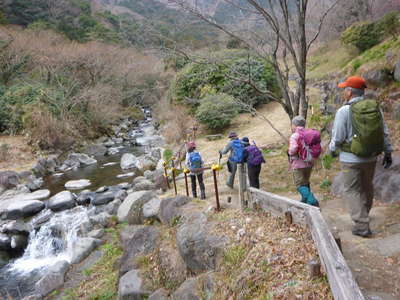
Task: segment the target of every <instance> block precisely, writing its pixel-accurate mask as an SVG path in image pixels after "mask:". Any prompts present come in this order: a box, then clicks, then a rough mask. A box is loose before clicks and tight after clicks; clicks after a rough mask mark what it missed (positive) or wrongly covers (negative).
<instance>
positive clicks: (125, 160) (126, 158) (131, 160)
mask: <svg viewBox="0 0 400 300" xmlns="http://www.w3.org/2000/svg"><path fill="white" fill-rule="evenodd" d="M137 162H138V159H137V158H136V157H135V155H133V154H132V153H124V155H122V157H121V169H123V170H128V169H132V168H135V167H136V164H137Z"/></svg>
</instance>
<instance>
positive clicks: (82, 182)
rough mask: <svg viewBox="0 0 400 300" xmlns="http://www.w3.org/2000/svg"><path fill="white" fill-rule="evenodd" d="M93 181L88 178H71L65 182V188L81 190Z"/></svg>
mask: <svg viewBox="0 0 400 300" xmlns="http://www.w3.org/2000/svg"><path fill="white" fill-rule="evenodd" d="M91 184H92V183H91V182H90V180H88V179H79V180H70V181H67V182H66V183H65V185H64V186H65V188H66V189H68V190H80V189H84V188H85V187H88V186H89V185H91Z"/></svg>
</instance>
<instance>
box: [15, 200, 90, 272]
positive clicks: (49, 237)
mask: <svg viewBox="0 0 400 300" xmlns="http://www.w3.org/2000/svg"><path fill="white" fill-rule="evenodd" d="M39 217H40V215H39V216H38V217H37V218H39ZM35 219H36V218H35ZM35 219H33V220H32V223H34V222H35ZM87 222H90V221H89V217H88V208H86V207H82V206H78V207H76V208H75V209H72V210H67V211H63V212H60V213H57V214H55V215H54V216H53V217H52V218H51V219H50V220H49V221H48V222H47V223H45V224H43V225H42V226H41V227H40V229H39V230H38V231H36V232H35V231H33V232H31V233H30V235H29V243H28V247H27V249H26V250H25V253H24V255H23V256H22V257H21V258H19V259H17V260H16V261H15V262H14V263H13V264H12V265H11V266H10V270H11V271H14V272H18V273H29V272H32V271H34V270H37V269H41V268H43V267H46V266H49V265H52V264H54V263H55V262H56V261H59V260H66V261H70V260H71V254H72V247H73V245H74V244H75V241H76V239H77V237H78V234H79V232H80V230H82V225H83V224H84V223H87Z"/></svg>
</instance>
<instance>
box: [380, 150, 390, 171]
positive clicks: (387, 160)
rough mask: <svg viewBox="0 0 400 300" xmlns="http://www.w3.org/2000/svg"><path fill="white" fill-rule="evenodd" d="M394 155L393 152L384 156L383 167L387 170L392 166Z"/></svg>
mask: <svg viewBox="0 0 400 300" xmlns="http://www.w3.org/2000/svg"><path fill="white" fill-rule="evenodd" d="M392 162H393V160H392V153H391V152H386V153H385V155H384V156H383V160H382V166H383V167H384V168H385V169H387V168H389V167H390V166H391V165H392Z"/></svg>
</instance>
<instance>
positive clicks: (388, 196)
mask: <svg viewBox="0 0 400 300" xmlns="http://www.w3.org/2000/svg"><path fill="white" fill-rule="evenodd" d="M373 183H374V195H375V198H376V199H378V200H381V201H383V202H386V203H400V189H399V186H400V156H397V155H393V164H392V166H391V167H390V168H389V169H385V168H383V166H382V163H381V159H379V160H378V163H377V164H376V170H375V177H374V181H373Z"/></svg>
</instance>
